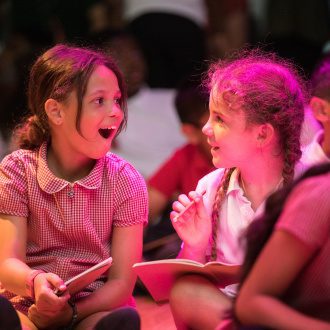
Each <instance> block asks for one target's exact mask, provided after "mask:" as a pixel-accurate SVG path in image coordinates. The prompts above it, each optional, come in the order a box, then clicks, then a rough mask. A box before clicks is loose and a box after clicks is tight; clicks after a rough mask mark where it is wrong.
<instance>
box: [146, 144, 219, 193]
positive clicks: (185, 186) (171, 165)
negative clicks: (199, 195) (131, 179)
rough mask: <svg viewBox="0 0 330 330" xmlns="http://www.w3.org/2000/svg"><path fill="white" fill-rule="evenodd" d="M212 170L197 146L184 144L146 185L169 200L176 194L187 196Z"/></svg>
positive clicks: (212, 167)
mask: <svg viewBox="0 0 330 330" xmlns="http://www.w3.org/2000/svg"><path fill="white" fill-rule="evenodd" d="M214 169H215V167H214V166H213V164H212V162H211V161H210V160H208V159H207V158H206V156H205V155H204V154H203V153H202V152H201V151H200V150H199V149H198V147H197V146H195V145H192V144H186V145H185V146H184V147H182V148H180V149H178V150H177V151H176V152H175V153H174V154H173V156H172V157H170V158H169V159H168V160H167V161H166V162H165V163H164V164H163V165H162V166H161V167H160V168H159V169H158V171H157V172H156V173H155V174H154V175H153V176H152V177H151V178H150V179H149V181H148V184H149V185H150V186H151V187H152V188H154V189H157V190H158V191H160V192H161V193H163V194H164V195H165V196H166V197H167V198H171V197H172V196H173V194H174V193H176V192H179V193H183V194H188V193H189V192H190V191H192V190H195V189H196V186H197V183H198V181H199V180H200V179H201V178H202V177H203V176H205V175H206V174H208V173H210V172H212V171H213V170H214Z"/></svg>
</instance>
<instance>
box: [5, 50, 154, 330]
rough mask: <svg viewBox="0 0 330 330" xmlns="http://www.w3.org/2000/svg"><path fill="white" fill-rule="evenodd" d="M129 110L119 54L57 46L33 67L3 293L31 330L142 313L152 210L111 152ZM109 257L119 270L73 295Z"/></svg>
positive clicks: (12, 170) (9, 196) (15, 169)
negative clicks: (77, 283)
mask: <svg viewBox="0 0 330 330" xmlns="http://www.w3.org/2000/svg"><path fill="white" fill-rule="evenodd" d="M125 104H126V88H125V84H124V80H123V78H122V74H121V72H120V70H119V69H118V67H117V65H116V64H115V62H114V61H113V59H112V58H111V57H110V56H107V55H105V54H102V53H100V52H95V51H93V50H90V49H86V48H79V47H72V46H67V45H56V46H54V47H52V48H51V49H49V50H47V51H46V52H45V53H43V54H42V55H41V56H39V57H38V59H37V60H36V61H35V63H34V65H33V66H32V69H31V73H30V79H29V86H28V105H29V110H30V112H31V113H30V115H29V117H28V118H27V119H26V120H25V121H24V122H23V124H22V126H21V127H18V129H17V131H16V133H15V136H16V138H17V144H18V146H19V148H20V149H19V150H16V151H14V152H12V153H11V154H9V155H8V156H6V157H5V158H4V159H3V161H2V162H1V164H0V195H1V199H0V281H1V284H2V287H1V289H0V294H3V295H4V296H5V297H6V298H8V299H9V300H10V302H11V303H12V304H13V306H14V308H15V309H16V311H17V312H18V315H19V317H20V320H21V323H22V325H23V327H25V328H26V329H30V330H36V329H43V328H52V329H54V328H55V329H59V328H62V327H69V328H70V329H73V328H77V329H87V328H88V329H92V328H94V326H96V324H97V323H98V321H101V320H102V319H103V318H107V317H108V315H109V313H110V312H113V311H114V310H116V309H117V308H119V307H124V306H134V300H133V297H132V291H133V287H134V284H135V280H136V275H135V274H134V272H133V270H132V265H133V264H134V263H136V262H138V261H140V258H141V254H142V238H143V224H145V223H146V222H147V216H148V210H147V205H148V203H147V189H146V185H145V182H144V179H143V178H142V176H141V175H140V174H139V173H138V172H137V171H136V170H135V169H134V168H133V167H132V166H131V165H130V164H128V163H127V162H126V161H124V160H122V159H121V158H119V157H117V156H116V155H114V154H112V153H110V152H109V149H110V148H111V143H112V141H113V139H114V137H115V136H116V135H117V134H118V133H119V132H120V130H121V129H122V127H123V126H124V125H125V123H126V118H127V111H126V106H125ZM109 257H112V259H113V264H112V266H111V267H110V269H109V271H108V272H107V273H106V274H103V275H102V276H101V277H100V278H98V279H96V280H95V281H94V282H92V283H90V285H88V286H87V287H85V288H84V289H82V290H81V291H79V292H77V293H75V294H72V296H70V294H69V292H68V291H67V288H66V286H65V284H64V281H65V280H68V279H69V278H71V277H73V276H75V275H77V274H79V273H81V272H83V271H84V270H87V269H88V268H90V267H91V266H93V265H95V264H97V263H99V262H101V261H102V260H104V259H107V258H109ZM55 289H57V290H59V291H60V292H61V293H62V295H57V294H55V292H54V290H55ZM105 321H106V320H104V322H105ZM102 323H103V322H102ZM105 323H107V322H105ZM98 329H99V328H98Z"/></svg>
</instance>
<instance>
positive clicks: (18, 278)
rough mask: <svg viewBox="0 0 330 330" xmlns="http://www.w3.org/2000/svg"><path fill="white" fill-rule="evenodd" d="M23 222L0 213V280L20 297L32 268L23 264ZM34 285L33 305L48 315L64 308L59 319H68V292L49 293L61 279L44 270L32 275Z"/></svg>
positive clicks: (24, 241)
mask: <svg viewBox="0 0 330 330" xmlns="http://www.w3.org/2000/svg"><path fill="white" fill-rule="evenodd" d="M26 222H27V221H26V219H25V218H22V217H15V216H9V215H4V214H2V215H1V216H0V281H1V283H2V285H3V286H4V287H5V288H6V289H7V290H9V291H11V292H13V293H15V294H17V295H21V296H27V292H26V280H27V278H28V276H29V274H30V273H31V272H32V271H33V270H32V269H31V268H30V267H29V266H28V265H27V264H26V263H25V257H26V241H27V225H26ZM34 284H35V285H34V293H35V299H36V304H37V305H38V306H39V307H40V309H41V310H43V311H44V312H45V313H46V314H47V316H48V318H49V317H51V316H54V315H56V314H57V313H58V312H59V311H62V310H63V309H65V308H66V307H68V308H67V310H66V312H65V315H64V316H63V318H62V322H69V321H70V318H71V315H70V313H71V311H70V307H69V306H66V305H67V303H66V302H67V300H68V298H69V297H68V295H64V296H62V297H57V296H56V295H55V294H54V293H53V289H54V287H60V286H61V285H62V284H63V281H62V280H61V279H60V278H59V277H58V276H57V275H55V274H51V273H44V274H40V275H38V276H37V277H35V280H34Z"/></svg>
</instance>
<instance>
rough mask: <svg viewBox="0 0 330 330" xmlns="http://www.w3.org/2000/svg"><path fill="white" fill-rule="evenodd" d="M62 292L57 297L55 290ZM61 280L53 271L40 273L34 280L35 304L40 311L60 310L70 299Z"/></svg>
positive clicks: (51, 311) (52, 311) (50, 312)
mask: <svg viewBox="0 0 330 330" xmlns="http://www.w3.org/2000/svg"><path fill="white" fill-rule="evenodd" d="M56 289H57V290H59V291H60V292H63V294H61V296H60V297H59V296H58V295H56V294H55V293H54V291H55V290H56ZM65 290H66V286H65V284H64V282H63V280H62V279H61V278H60V277H59V276H58V275H56V274H53V273H41V274H39V275H38V276H37V277H36V278H35V280H34V291H35V305H36V307H37V309H38V310H39V311H40V312H43V313H49V314H50V315H51V314H52V313H54V312H55V313H56V312H57V311H59V310H61V309H62V308H63V306H64V305H66V303H67V301H68V300H69V299H70V295H69V293H68V292H65Z"/></svg>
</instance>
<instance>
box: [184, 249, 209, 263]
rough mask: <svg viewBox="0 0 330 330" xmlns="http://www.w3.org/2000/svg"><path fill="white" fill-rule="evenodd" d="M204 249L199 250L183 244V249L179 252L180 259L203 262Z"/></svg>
mask: <svg viewBox="0 0 330 330" xmlns="http://www.w3.org/2000/svg"><path fill="white" fill-rule="evenodd" d="M205 255H206V247H205V248H200V247H196V246H191V245H187V244H184V245H183V249H182V250H181V253H180V257H181V258H186V259H191V260H195V261H198V262H202V263H204V262H205Z"/></svg>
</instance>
